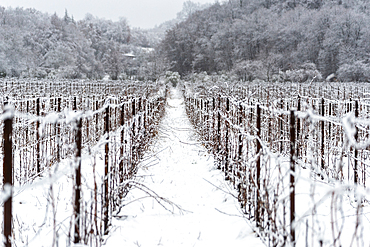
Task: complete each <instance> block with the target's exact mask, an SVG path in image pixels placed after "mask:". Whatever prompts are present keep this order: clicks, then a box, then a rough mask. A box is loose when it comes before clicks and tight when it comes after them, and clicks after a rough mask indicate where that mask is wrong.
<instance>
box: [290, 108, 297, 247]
mask: <svg viewBox="0 0 370 247" xmlns="http://www.w3.org/2000/svg"><path fill="white" fill-rule="evenodd" d="M295 122H296V121H295V115H294V111H293V110H292V111H290V237H291V242H292V245H291V246H295V162H296V152H295V145H296V133H295V132H296V131H295Z"/></svg>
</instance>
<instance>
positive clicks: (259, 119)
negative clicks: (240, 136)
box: [255, 104, 262, 227]
mask: <svg viewBox="0 0 370 247" xmlns="http://www.w3.org/2000/svg"><path fill="white" fill-rule="evenodd" d="M256 125H257V126H256V127H257V168H256V169H257V174H256V182H257V197H256V201H257V202H256V217H255V218H256V223H257V227H260V226H261V219H260V213H261V208H260V205H261V203H260V189H261V180H260V176H261V148H262V147H261V108H260V105H259V104H257V120H256Z"/></svg>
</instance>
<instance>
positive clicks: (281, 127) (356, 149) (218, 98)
mask: <svg viewBox="0 0 370 247" xmlns="http://www.w3.org/2000/svg"><path fill="white" fill-rule="evenodd" d="M216 85H217V87H216V86H215V85H214V84H213V86H211V85H209V87H208V88H209V90H205V88H207V87H205V86H204V84H196V83H185V86H184V95H185V102H186V108H187V113H188V115H189V118H190V119H191V121H192V123H193V125H194V126H195V128H196V129H197V130H198V133H199V135H200V136H201V138H202V140H203V141H204V143H205V145H206V147H207V148H208V149H209V150H210V152H212V153H213V155H214V157H215V158H216V165H217V168H219V169H221V170H222V171H223V172H224V173H225V179H226V180H230V181H231V183H232V184H233V185H234V187H235V188H236V189H237V191H238V199H239V201H240V203H241V207H242V209H243V211H244V213H245V214H247V215H248V216H249V217H250V218H251V219H252V218H253V219H254V220H255V222H256V226H257V228H258V229H259V230H260V231H261V236H262V237H263V238H265V239H266V241H268V242H269V243H270V244H271V245H272V246H286V245H287V244H292V245H294V244H296V243H300V244H303V243H304V241H306V246H309V245H308V242H309V241H308V240H307V239H310V241H312V243H317V245H318V246H320V245H319V244H318V243H319V242H320V241H322V239H321V236H320V234H318V233H319V232H320V227H322V225H325V222H326V221H328V222H330V220H327V219H325V217H321V218H320V217H318V216H317V214H316V209H315V207H317V205H319V204H321V203H322V201H327V200H328V198H326V197H325V198H322V197H320V198H317V196H315V195H314V194H310V188H311V187H314V185H315V183H317V181H326V182H325V183H329V184H336V183H339V184H341V185H342V186H343V187H345V188H346V189H345V190H346V191H347V190H348V189H349V188H350V189H349V190H352V189H353V190H355V189H354V188H357V187H358V186H362V187H363V188H364V187H366V185H367V181H368V178H369V174H368V171H369V167H368V164H369V154H370V152H369V148H368V146H369V133H370V129H369V126H370V120H368V119H364V118H363V117H364V116H365V117H366V116H367V117H368V112H369V105H368V104H367V102H366V100H364V99H356V100H353V99H351V100H349V99H344V100H343V99H339V100H338V99H337V100H334V98H331V99H324V98H311V97H309V95H307V94H303V93H302V94H303V95H299V94H296V95H293V94H291V93H289V94H288V93H287V94H286V95H285V96H286V97H281V96H282V94H280V93H279V91H280V92H284V91H285V90H286V88H284V85H281V86H280V87H279V86H277V85H268V84H266V85H259V86H258V85H252V86H251V85H248V86H245V87H244V88H242V87H240V85H236V86H235V87H234V88H233V87H229V88H225V87H224V86H223V85H220V84H216ZM304 86H305V85H302V86H301V87H302V88H304ZM306 86H307V85H306ZM238 87H239V88H238ZM252 87H254V90H255V91H254V93H252V92H253V91H250V90H251V88H252ZM246 88H247V89H246ZM265 88H275V90H276V91H272V90H271V91H267V90H266V89H265ZM295 92H297V91H295ZM361 92H362V91H361ZM359 116H361V117H362V118H359ZM302 184H305V185H306V186H302ZM296 187H297V188H296ZM351 188H352V189H351ZM339 191H340V190H335V189H333V195H332V196H331V198H332V200H336V201H335V202H336V203H338V204H339V199H338V195H339V194H340V195H342V194H343V191H340V192H339ZM336 193H337V194H336ZM296 195H299V196H298V199H297V197H296ZM304 196H306V197H304ZM333 198H334V199H333ZM335 198H336V199H335ZM298 200H300V201H308V203H307V204H305V208H299V209H298V210H297V208H296V206H295V204H296V201H298ZM320 200H321V201H320ZM359 201H360V202H361V201H363V199H361V200H359ZM360 202H359V203H360ZM340 207H341V206H340ZM331 210H333V211H334V209H333V208H332V209H331ZM303 212H304V213H303ZM307 212H308V213H307ZM331 213H332V214H333V213H334V212H331ZM357 217H364V216H363V215H361V214H357ZM310 218H312V219H315V221H309V220H308V219H310ZM332 221H333V220H332ZM360 221H361V220H360ZM315 222H316V223H315ZM317 222H319V223H317ZM335 224H338V225H339V226H338V229H337V228H335V230H333V232H332V234H331V235H332V236H333V239H332V241H334V242H340V240H341V239H342V238H344V237H343V235H344V234H342V230H341V228H340V226H343V225H344V221H343V222H340V223H338V222H336V223H335ZM361 227H363V226H361V225H355V226H354V227H353V229H355V230H354V231H353V232H352V233H353V234H354V237H355V238H356V239H361V238H363V236H362V235H361V234H360V233H359V232H360V230H358V229H360V228H361ZM357 230H358V231H357ZM351 237H352V236H351ZM302 241H303V243H302ZM315 245H316V244H312V246H315Z"/></svg>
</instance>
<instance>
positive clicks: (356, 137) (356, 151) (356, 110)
mask: <svg viewBox="0 0 370 247" xmlns="http://www.w3.org/2000/svg"><path fill="white" fill-rule="evenodd" d="M355 118H358V100H356V101H355ZM355 140H356V142H357V141H358V128H357V127H356V133H355ZM354 152H355V154H354V155H355V160H354V168H353V169H354V183H355V184H358V162H357V159H358V150H357V148H356V147H355V150H354Z"/></svg>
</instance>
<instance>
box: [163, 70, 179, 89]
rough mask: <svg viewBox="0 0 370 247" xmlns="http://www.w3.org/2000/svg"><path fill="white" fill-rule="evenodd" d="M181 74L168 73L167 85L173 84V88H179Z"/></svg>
mask: <svg viewBox="0 0 370 247" xmlns="http://www.w3.org/2000/svg"><path fill="white" fill-rule="evenodd" d="M180 78H181V77H180V74H179V73H178V72H172V71H167V72H166V75H165V80H166V83H171V84H172V86H173V87H176V86H177V83H179V81H180Z"/></svg>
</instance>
